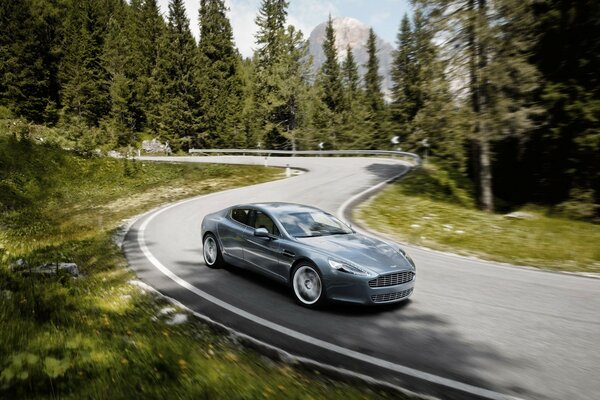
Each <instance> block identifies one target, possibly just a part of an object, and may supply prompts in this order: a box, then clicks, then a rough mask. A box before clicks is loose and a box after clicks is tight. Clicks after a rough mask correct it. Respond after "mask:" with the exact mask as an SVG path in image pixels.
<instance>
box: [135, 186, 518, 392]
mask: <svg viewBox="0 0 600 400" xmlns="http://www.w3.org/2000/svg"><path fill="white" fill-rule="evenodd" d="M386 183H387V181H386V182H382V183H380V184H378V185H375V186H374V187H371V188H369V189H367V190H366V191H363V192H362V193H359V194H358V195H356V196H354V197H353V198H356V197H358V196H359V195H362V194H364V193H365V192H368V191H371V190H376V189H375V188H379V187H381V186H382V185H384V184H386ZM233 190H235V189H233ZM221 193H223V192H217V193H212V194H209V195H206V196H200V197H195V198H193V199H189V200H184V201H181V202H178V203H175V204H172V205H170V206H167V207H165V208H161V209H159V210H157V211H155V212H154V213H152V214H151V215H150V216H148V217H147V218H146V220H145V221H144V222H143V223H142V225H141V226H140V229H139V231H138V244H139V246H140V249H141V250H142V252H143V254H144V256H145V257H146V258H147V259H148V260H149V261H150V262H151V263H152V265H154V266H155V267H156V268H157V269H158V270H159V271H160V272H162V273H163V274H164V275H166V276H167V277H169V278H170V279H171V280H173V281H174V282H175V283H177V284H178V285H179V286H181V287H183V288H185V289H187V290H189V291H190V292H192V293H194V294H196V295H197V296H199V297H202V298H203V299H205V300H208V301H210V302H211V303H213V304H215V305H217V306H219V307H221V308H224V309H226V310H227V311H229V312H232V313H234V314H236V315H239V316H241V317H243V318H246V319H248V320H250V321H252V322H254V323H256V324H258V325H262V326H264V327H266V328H269V329H271V330H274V331H277V332H279V333H282V334H284V335H287V336H289V337H291V338H294V339H296V340H299V341H302V342H305V343H308V344H310V345H313V346H317V347H320V348H323V349H326V350H328V351H331V352H334V353H337V354H340V355H342V356H345V357H348V358H352V359H355V360H358V361H362V362H366V363H368V364H372V365H375V366H377V367H381V368H385V369H388V370H390V371H394V372H397V373H400V374H403V375H406V376H411V377H414V378H417V379H420V380H423V381H426V382H430V383H434V384H437V385H441V386H444V387H448V388H451V389H455V390H459V391H461V392H464V393H468V394H471V395H475V396H479V397H482V398H486V399H494V400H496V399H497V400H508V399H512V400H516V399H518V398H517V397H513V396H508V395H505V394H502V393H499V392H495V391H492V390H488V389H484V388H480V387H477V386H473V385H469V384H467V383H463V382H459V381H455V380H453V379H449V378H444V377H441V376H438V375H435V374H431V373H428V372H424V371H420V370H417V369H414V368H410V367H406V366H404V365H400V364H396V363H393V362H390V361H386V360H383V359H380V358H377V357H373V356H370V355H368V354H363V353H360V352H357V351H354V350H351V349H347V348H345V347H342V346H338V345H336V344H333V343H330V342H326V341H324V340H321V339H318V338H315V337H312V336H309V335H305V334H303V333H301V332H298V331H295V330H293V329H290V328H286V327H285V326H282V325H279V324H276V323H274V322H271V321H269V320H266V319H264V318H261V317H259V316H257V315H254V314H251V313H249V312H247V311H245V310H242V309H240V308H238V307H236V306H234V305H231V304H229V303H226V302H225V301H223V300H221V299H218V298H216V297H214V296H212V295H210V294H208V293H206V292H205V291H203V290H201V289H199V288H197V287H195V286H194V285H192V284H191V283H189V282H187V281H186V280H184V279H182V278H180V277H179V276H177V275H176V274H175V273H174V272H173V271H171V270H170V269H169V268H167V267H166V266H165V265H163V264H162V263H161V262H160V261H159V260H158V259H157V258H156V257H155V256H154V255H153V254H152V253H151V252H150V250H149V249H148V246H146V241H145V238H144V234H145V230H146V228H147V226H148V224H149V223H150V222H151V221H152V220H153V219H154V218H156V217H157V216H158V215H160V214H162V213H163V212H165V211H167V210H170V209H171V208H174V207H177V206H179V205H182V204H185V203H188V202H191V201H196V200H198V199H200V198H206V197H212V196H214V195H217V194H221ZM353 198H351V199H349V200H347V201H346V202H345V203H344V204H343V205H342V207H344V205H346V206H347V204H350V202H351V200H352V199H353ZM342 207H340V210H341V209H342ZM338 215H339V211H338Z"/></svg>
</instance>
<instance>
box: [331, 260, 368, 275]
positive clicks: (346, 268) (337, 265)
mask: <svg viewBox="0 0 600 400" xmlns="http://www.w3.org/2000/svg"><path fill="white" fill-rule="evenodd" d="M329 266H330V267H331V268H333V269H335V270H338V271H341V272H346V273H348V274H352V275H360V276H371V275H373V273H372V272H371V271H369V270H366V269H364V268H361V267H357V266H355V265H350V264H346V263H342V262H339V261H335V260H329Z"/></svg>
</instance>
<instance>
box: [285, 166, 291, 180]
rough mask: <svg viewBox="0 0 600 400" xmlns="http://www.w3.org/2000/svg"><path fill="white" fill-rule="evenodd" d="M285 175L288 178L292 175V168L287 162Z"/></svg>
mask: <svg viewBox="0 0 600 400" xmlns="http://www.w3.org/2000/svg"><path fill="white" fill-rule="evenodd" d="M285 176H286V177H287V178H289V177H290V176H292V170H291V169H290V164H285Z"/></svg>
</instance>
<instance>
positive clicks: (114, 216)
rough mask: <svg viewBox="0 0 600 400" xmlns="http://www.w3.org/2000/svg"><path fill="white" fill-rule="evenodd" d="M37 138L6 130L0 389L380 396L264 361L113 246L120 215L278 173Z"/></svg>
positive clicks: (1, 172)
mask: <svg viewBox="0 0 600 400" xmlns="http://www.w3.org/2000/svg"><path fill="white" fill-rule="evenodd" d="M35 142H38V140H36V139H33V138H31V139H27V138H18V137H15V136H13V135H7V134H3V133H0V186H1V187H0V207H1V214H0V228H1V229H0V398H11V399H16V398H28V399H31V398H77V399H79V398H113V399H118V398H131V397H132V396H134V397H143V398H166V397H176V398H226V399H235V398H244V399H248V398H283V397H285V398H298V399H300V398H302V399H308V398H315V399H318V398H334V399H335V398H340V399H341V398H344V399H347V398H363V397H375V396H377V397H380V396H384V397H385V394H381V393H375V392H371V391H369V390H368V389H359V388H356V387H353V386H349V385H345V384H341V383H336V382H333V381H330V380H328V379H325V378H323V377H321V376H319V375H318V374H316V373H314V372H306V371H304V372H302V371H299V370H297V369H295V368H292V367H290V366H288V365H286V364H282V363H276V362H273V361H270V360H268V359H266V358H264V357H262V356H260V355H258V354H257V353H256V352H254V351H251V350H247V349H244V348H243V347H241V346H240V345H238V344H236V343H235V342H234V341H233V340H231V339H229V338H227V337H225V336H223V335H222V334H219V333H218V332H215V331H214V330H212V329H211V328H209V327H207V326H206V325H205V324H202V323H200V322H198V321H197V320H194V318H193V317H191V316H189V315H187V314H185V312H184V311H181V310H176V309H174V308H173V307H172V306H171V307H167V306H168V304H165V303H164V301H162V300H160V299H157V298H155V297H154V296H153V295H151V294H147V293H145V292H143V291H142V290H140V289H139V288H138V287H136V286H134V285H132V284H131V283H130V281H131V280H132V279H134V278H135V277H134V274H133V273H132V272H130V271H129V270H127V269H126V268H125V267H126V260H125V259H124V257H123V255H122V253H121V251H120V249H119V248H118V247H117V246H116V245H115V244H114V242H113V236H114V234H115V231H116V228H117V226H118V225H119V224H120V223H121V221H122V219H124V218H128V217H131V216H133V215H136V214H139V213H141V212H143V211H146V210H148V209H150V208H152V207H155V206H157V205H159V204H162V203H165V202H169V201H174V200H177V199H180V198H183V197H189V196H192V195H198V194H202V193H208V192H211V191H216V190H223V189H225V188H228V187H233V186H240V185H247V184H252V183H258V182H262V181H267V180H272V179H276V178H278V177H280V176H281V170H279V169H272V168H264V167H245V166H224V165H182V164H166V163H164V164H162V163H146V162H139V161H132V160H124V159H108V158H99V157H89V156H88V157H84V156H81V155H77V154H75V153H74V152H68V151H65V150H62V149H61V148H59V147H57V146H54V145H49V144H42V145H40V144H36V143H35ZM19 259H21V260H23V261H24V262H25V263H26V264H24V263H20V264H15V262H16V261H17V260H19ZM48 262H74V263H76V264H77V265H78V266H79V269H80V272H81V275H80V276H79V277H72V276H70V275H68V274H66V273H65V274H57V275H51V276H37V275H35V274H31V275H29V274H27V271H28V269H29V268H30V267H35V266H38V265H41V264H44V263H48ZM186 317H187V318H186Z"/></svg>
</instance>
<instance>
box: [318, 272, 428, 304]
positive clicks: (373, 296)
mask: <svg viewBox="0 0 600 400" xmlns="http://www.w3.org/2000/svg"><path fill="white" fill-rule="evenodd" d="M328 278H329V279H327V281H328V282H327V283H326V287H327V298H328V299H329V300H332V301H336V302H338V301H339V302H346V303H356V304H365V305H376V304H391V303H398V302H401V301H403V300H406V299H408V298H409V297H410V296H411V295H412V294H413V291H414V287H415V280H416V273H414V275H413V278H412V280H410V281H408V282H406V283H402V284H399V285H393V286H384V287H370V286H369V281H371V280H372V279H373V277H362V276H356V275H350V274H347V273H344V272H336V273H335V274H334V275H332V276H329V277H328Z"/></svg>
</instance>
